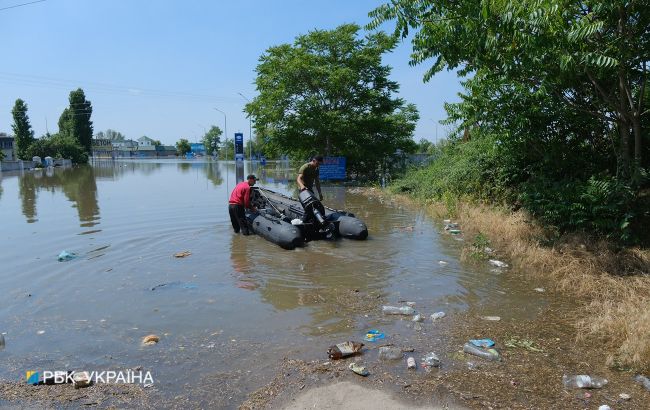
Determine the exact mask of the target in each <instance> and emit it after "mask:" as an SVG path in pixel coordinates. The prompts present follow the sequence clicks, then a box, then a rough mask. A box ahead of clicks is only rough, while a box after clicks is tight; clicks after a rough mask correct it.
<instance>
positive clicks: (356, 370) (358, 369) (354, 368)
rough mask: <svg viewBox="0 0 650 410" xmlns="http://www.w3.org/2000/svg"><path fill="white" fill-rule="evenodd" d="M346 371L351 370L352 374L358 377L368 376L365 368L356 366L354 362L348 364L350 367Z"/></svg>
mask: <svg viewBox="0 0 650 410" xmlns="http://www.w3.org/2000/svg"><path fill="white" fill-rule="evenodd" d="M348 369H350V370H352V371H353V372H354V373H356V374H358V375H359V376H363V377H366V376H367V375H369V374H370V373H369V372H368V369H366V368H365V367H363V366H360V365H358V364H356V363H354V362H353V363H350V365H349V366H348Z"/></svg>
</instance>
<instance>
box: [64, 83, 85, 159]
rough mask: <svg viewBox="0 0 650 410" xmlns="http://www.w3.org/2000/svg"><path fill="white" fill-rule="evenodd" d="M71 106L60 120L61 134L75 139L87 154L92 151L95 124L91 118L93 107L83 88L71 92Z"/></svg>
mask: <svg viewBox="0 0 650 410" xmlns="http://www.w3.org/2000/svg"><path fill="white" fill-rule="evenodd" d="M69 102H70V106H69V107H67V108H66V109H65V110H63V113H62V114H61V117H60V118H59V134H61V135H62V136H68V137H72V138H74V139H75V140H76V141H77V142H78V143H79V144H80V145H81V146H82V147H84V149H85V150H86V152H90V151H91V149H92V138H93V123H92V121H90V116H91V115H92V113H93V107H92V105H91V103H90V101H88V100H86V95H85V94H84V91H83V90H82V89H81V88H78V89H76V90H75V91H71V92H70V98H69Z"/></svg>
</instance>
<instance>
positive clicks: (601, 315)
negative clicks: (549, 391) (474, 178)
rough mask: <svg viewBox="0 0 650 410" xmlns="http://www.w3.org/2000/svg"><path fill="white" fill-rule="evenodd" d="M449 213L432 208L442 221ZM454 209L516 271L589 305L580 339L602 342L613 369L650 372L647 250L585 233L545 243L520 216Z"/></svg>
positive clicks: (465, 206)
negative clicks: (589, 237)
mask: <svg viewBox="0 0 650 410" xmlns="http://www.w3.org/2000/svg"><path fill="white" fill-rule="evenodd" d="M449 210H450V209H449V207H447V206H440V204H437V205H435V206H432V207H430V211H432V213H433V214H434V215H435V216H438V217H448V216H449ZM452 211H453V212H454V217H455V218H456V219H457V220H458V221H459V222H460V223H461V225H462V227H463V230H464V232H465V233H466V236H468V237H474V236H475V235H477V234H479V233H481V234H483V235H485V236H487V237H488V238H489V239H490V243H491V244H492V246H493V247H494V248H496V249H497V250H498V251H499V253H500V254H502V255H505V256H507V257H509V259H510V263H511V264H512V266H513V267H514V268H515V269H516V271H518V272H521V274H522V275H525V276H538V277H545V278H549V279H550V280H551V282H552V283H554V286H555V287H556V289H557V290H559V291H561V292H563V293H564V294H565V295H567V296H570V297H576V298H580V299H582V300H584V301H586V304H585V306H584V307H583V308H581V311H580V312H579V314H578V315H577V317H578V318H577V319H576V320H575V325H576V328H577V335H578V338H587V337H590V338H597V339H598V340H599V341H600V342H601V343H602V345H603V347H604V351H605V352H606V360H607V363H608V364H609V365H618V366H632V367H634V368H637V369H646V370H647V369H650V251H648V250H643V249H639V248H628V249H624V250H620V249H617V248H615V247H613V246H612V245H611V244H609V243H607V242H605V241H601V242H597V243H590V242H588V241H587V240H586V238H583V237H580V236H571V237H565V238H563V240H561V241H555V242H554V243H553V245H548V244H547V242H546V239H547V235H546V232H545V231H544V229H542V228H541V227H540V226H539V225H536V224H535V223H534V222H533V221H532V220H531V219H530V218H529V216H528V215H527V214H526V213H525V212H523V211H518V212H510V211H508V210H501V209H498V208H495V207H490V206H485V205H477V204H469V203H467V202H458V203H457V204H456V205H455V206H454V207H453V208H452Z"/></svg>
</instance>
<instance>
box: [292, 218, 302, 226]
mask: <svg viewBox="0 0 650 410" xmlns="http://www.w3.org/2000/svg"><path fill="white" fill-rule="evenodd" d="M301 224H302V219H300V218H296V219H292V220H291V225H301Z"/></svg>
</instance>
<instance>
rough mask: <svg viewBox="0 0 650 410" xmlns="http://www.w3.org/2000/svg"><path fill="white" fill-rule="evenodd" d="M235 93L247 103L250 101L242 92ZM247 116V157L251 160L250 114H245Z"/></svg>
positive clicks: (251, 135)
mask: <svg viewBox="0 0 650 410" xmlns="http://www.w3.org/2000/svg"><path fill="white" fill-rule="evenodd" d="M237 94H239V95H241V97H242V98H243V99H244V100H246V101H248V102H249V103H250V102H251V100H249V99H248V98H247V97H246V96H245V95H244V94H242V93H237ZM247 117H248V159H250V160H251V161H252V160H253V134H252V133H251V130H252V127H251V116H250V114H249V115H247Z"/></svg>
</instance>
